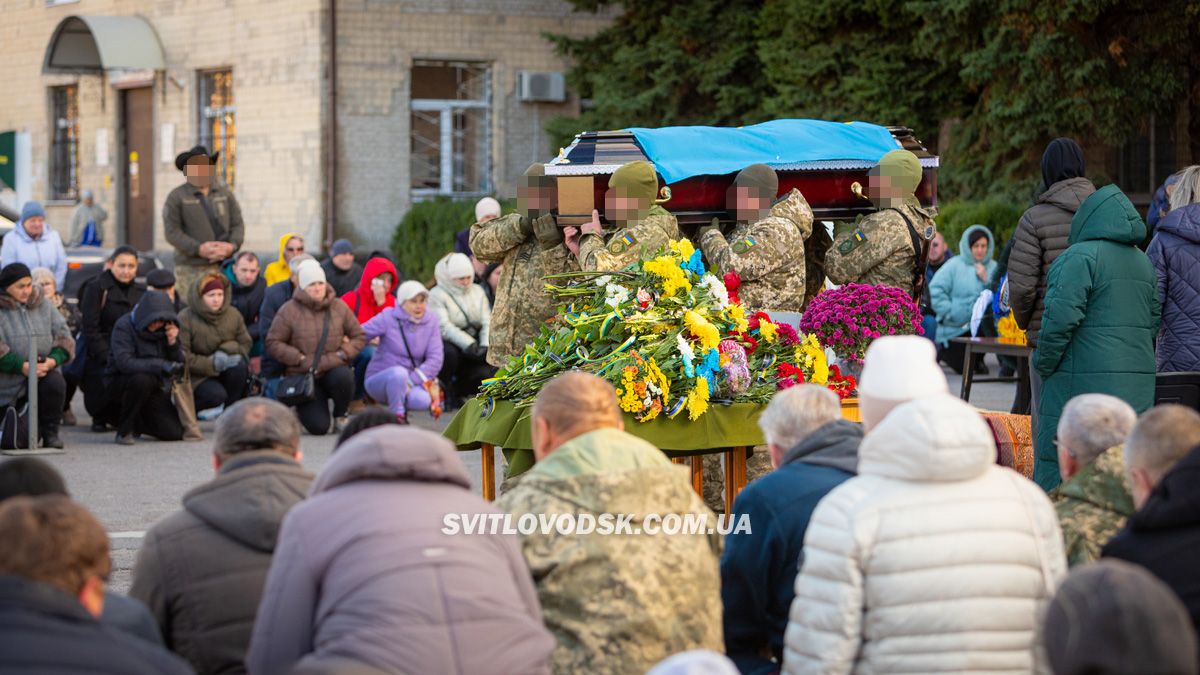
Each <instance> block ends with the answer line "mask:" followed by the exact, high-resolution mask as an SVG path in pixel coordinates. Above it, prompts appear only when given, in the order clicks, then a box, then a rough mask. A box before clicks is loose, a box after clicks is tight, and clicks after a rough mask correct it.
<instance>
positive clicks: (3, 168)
mask: <svg viewBox="0 0 1200 675" xmlns="http://www.w3.org/2000/svg"><path fill="white" fill-rule="evenodd" d="M4 187H6V188H10V189H13V190H16V189H17V132H15V131H0V188H4Z"/></svg>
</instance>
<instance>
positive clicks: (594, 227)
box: [580, 209, 604, 234]
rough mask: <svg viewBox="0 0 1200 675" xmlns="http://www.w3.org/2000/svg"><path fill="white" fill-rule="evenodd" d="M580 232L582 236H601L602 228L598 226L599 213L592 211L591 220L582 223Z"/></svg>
mask: <svg viewBox="0 0 1200 675" xmlns="http://www.w3.org/2000/svg"><path fill="white" fill-rule="evenodd" d="M580 231H581V232H582V233H583V234H603V233H604V227H603V226H601V225H600V212H599V211H597V210H596V209H592V220H591V221H590V222H587V223H584V224H583V227H582V228H580Z"/></svg>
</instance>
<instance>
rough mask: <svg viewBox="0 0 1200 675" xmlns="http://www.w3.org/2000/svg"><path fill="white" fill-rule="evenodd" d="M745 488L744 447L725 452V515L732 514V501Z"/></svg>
mask: <svg viewBox="0 0 1200 675" xmlns="http://www.w3.org/2000/svg"><path fill="white" fill-rule="evenodd" d="M744 487H746V447H745V446H742V447H740V448H733V449H732V450H726V451H725V513H733V500H734V499H736V498H737V496H738V493H739V492H741V491H742V488H744Z"/></svg>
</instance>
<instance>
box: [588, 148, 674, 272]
mask: <svg viewBox="0 0 1200 675" xmlns="http://www.w3.org/2000/svg"><path fill="white" fill-rule="evenodd" d="M608 187H609V190H608V193H607V194H606V195H605V197H604V213H605V215H606V216H608V218H609V220H611V221H613V222H614V223H616V225H617V229H616V230H614V231H613V232H612V233H611V234H609V235H608V237H607V238H605V236H604V232H603V230H602V229H601V226H600V214H599V212H597V211H592V222H590V223H586V224H584V225H583V226H582V227H581V228H579V229H578V230H576V229H575V228H567V232H566V236H567V247H568V248H570V249H571V252H572V253H574V254H575V255H576V257H577V258H578V259H579V267H580V268H581V269H584V270H587V271H589V272H591V271H595V272H612V271H616V270H619V269H621V268H623V267H625V266H626V265H630V264H632V263H635V262H637V261H639V260H641V259H642V258H644V257H648V256H650V255H653V254H654V253H656V252H657V251H659V250H664V249H666V248H667V243H668V242H669V241H671V240H672V239H679V236H680V235H679V223H678V222H676V220H675V216H673V215H671V214H670V213H667V211H666V209H664V208H662V207H661V206H658V205H657V204H655V200H656V197H657V196H658V176H657V174H656V173H655V171H654V165H653V164H651V163H650V162H647V161H644V160H638V161H636V162H630V163H628V164H626V165H625V166H622V167H621V168H619V169H617V170H616V171H614V172H613V175H612V177H611V178H609V179H608Z"/></svg>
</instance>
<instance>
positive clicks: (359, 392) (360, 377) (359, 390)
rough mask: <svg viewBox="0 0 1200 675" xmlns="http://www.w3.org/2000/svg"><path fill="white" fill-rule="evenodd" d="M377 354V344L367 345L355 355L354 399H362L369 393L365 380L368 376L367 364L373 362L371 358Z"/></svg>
mask: <svg viewBox="0 0 1200 675" xmlns="http://www.w3.org/2000/svg"><path fill="white" fill-rule="evenodd" d="M374 356H375V345H367V346H366V347H363V350H362V351H361V352H359V353H358V356H356V357H354V363H353V366H354V399H353V400H355V401H358V400H361V399H362V398H363V397H364V396H366V395H367V388H366V386H365V384H364V380H365V379H366V377H367V364H369V363H371V359H372V358H373V357H374Z"/></svg>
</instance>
